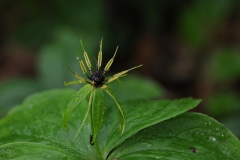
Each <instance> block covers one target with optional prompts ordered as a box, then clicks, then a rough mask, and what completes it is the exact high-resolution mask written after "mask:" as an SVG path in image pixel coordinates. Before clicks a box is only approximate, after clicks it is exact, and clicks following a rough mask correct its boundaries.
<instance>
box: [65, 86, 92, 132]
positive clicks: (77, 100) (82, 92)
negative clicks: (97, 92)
mask: <svg viewBox="0 0 240 160" xmlns="http://www.w3.org/2000/svg"><path fill="white" fill-rule="evenodd" d="M91 90H92V86H91V85H89V84H86V85H85V86H83V87H82V88H81V89H79V91H78V92H77V94H75V96H74V97H73V98H72V100H71V101H70V102H69V103H68V105H67V108H66V110H65V112H64V114H63V117H62V122H63V125H64V127H66V128H68V121H69V118H70V117H71V115H72V112H73V111H74V110H75V109H76V108H77V107H78V106H79V105H80V104H81V102H82V101H83V100H84V99H85V98H86V97H87V95H88V94H89V93H90V91H91Z"/></svg>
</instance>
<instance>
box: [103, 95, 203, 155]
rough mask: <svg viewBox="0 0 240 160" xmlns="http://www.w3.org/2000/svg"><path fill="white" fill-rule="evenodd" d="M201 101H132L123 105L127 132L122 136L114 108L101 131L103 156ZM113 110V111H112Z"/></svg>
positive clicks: (108, 111) (187, 99)
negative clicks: (148, 128) (141, 132)
mask: <svg viewBox="0 0 240 160" xmlns="http://www.w3.org/2000/svg"><path fill="white" fill-rule="evenodd" d="M200 101H201V100H195V99H191V98H185V99H180V100H159V101H144V100H138V101H136V100H135V101H130V102H127V103H122V104H121V106H122V108H123V111H124V113H125V121H126V122H125V123H126V124H125V126H126V127H125V130H124V132H123V134H122V136H120V135H121V130H120V128H119V120H118V118H117V115H116V109H115V108H114V107H111V108H108V109H107V110H106V111H105V117H104V125H103V127H102V130H100V134H101V137H100V136H99V143H100V148H101V149H102V153H103V156H104V157H105V158H106V157H107V154H108V153H109V152H110V151H111V150H112V149H114V148H115V147H117V146H118V145H119V144H121V143H122V142H124V141H125V140H126V139H127V138H129V137H131V136H132V135H134V134H135V133H137V132H138V131H140V130H142V129H144V128H146V127H149V126H151V125H155V124H157V123H159V122H162V121H164V120H166V119H170V118H172V117H175V116H177V115H179V114H181V113H184V112H186V111H188V110H189V109H192V108H194V107H196V106H197V105H198V104H199V103H200ZM112 110H113V111H112Z"/></svg>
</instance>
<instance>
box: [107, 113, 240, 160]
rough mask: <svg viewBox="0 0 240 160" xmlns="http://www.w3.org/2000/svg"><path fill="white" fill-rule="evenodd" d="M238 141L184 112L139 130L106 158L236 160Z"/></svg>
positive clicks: (211, 121)
mask: <svg viewBox="0 0 240 160" xmlns="http://www.w3.org/2000/svg"><path fill="white" fill-rule="evenodd" d="M239 149H240V143H239V140H238V139H237V138H236V137H235V136H234V135H233V134H232V133H231V132H230V131H229V130H228V129H227V128H226V127H225V126H223V125H222V124H220V123H219V122H217V121H216V120H214V119H213V118H210V117H208V116H206V115H203V114H199V113H184V114H181V115H179V116H177V117H175V118H172V119H169V120H166V121H163V122H161V123H158V124H156V125H154V126H151V127H148V128H146V129H143V130H141V131H139V132H138V133H137V134H135V135H134V136H132V137H131V138H129V139H127V140H126V141H125V142H123V143H122V144H121V145H120V146H119V147H117V148H116V149H115V150H114V151H113V152H112V154H111V155H110V157H109V159H114V158H117V159H121V160H131V159H133V158H134V159H140V160H143V159H144V160H145V159H147V160H148V159H189V160H192V159H194V160H203V159H219V160H220V159H235V160H237V159H240V152H239Z"/></svg>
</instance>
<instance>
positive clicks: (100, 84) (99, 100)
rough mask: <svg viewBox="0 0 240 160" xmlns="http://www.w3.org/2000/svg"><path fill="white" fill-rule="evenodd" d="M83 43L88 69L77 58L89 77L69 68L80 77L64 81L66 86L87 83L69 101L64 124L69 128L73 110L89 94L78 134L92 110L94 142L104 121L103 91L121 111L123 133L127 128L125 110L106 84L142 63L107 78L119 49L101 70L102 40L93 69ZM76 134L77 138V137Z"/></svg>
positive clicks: (63, 119)
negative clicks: (106, 74)
mask: <svg viewBox="0 0 240 160" xmlns="http://www.w3.org/2000/svg"><path fill="white" fill-rule="evenodd" d="M80 42H81V45H82V48H83V52H84V53H83V55H84V59H85V63H86V65H87V67H88V71H89V73H88V71H87V69H86V67H85V64H84V62H83V60H81V59H80V57H79V56H77V59H78V60H79V63H80V66H81V69H82V71H83V73H84V74H85V75H86V76H87V79H84V78H83V77H81V76H79V75H78V74H77V73H75V72H74V71H72V69H71V68H70V67H68V68H69V70H70V71H71V72H72V73H73V74H74V76H75V77H77V78H78V80H75V81H70V82H64V85H65V86H68V85H72V84H78V83H87V84H86V85H85V86H83V87H82V88H81V89H80V90H79V91H78V92H77V94H76V95H75V96H74V97H73V99H72V100H71V101H70V102H69V104H68V106H67V109H66V111H65V112H64V114H63V118H62V121H63V124H64V126H65V127H66V128H67V126H68V120H69V118H70V116H71V114H72V112H73V111H74V110H75V109H76V107H78V106H79V104H80V103H81V102H82V101H83V100H84V99H85V98H86V97H87V96H88V95H90V96H89V103H88V110H87V112H86V115H85V117H84V119H83V120H82V122H81V125H80V127H79V129H78V131H77V134H76V136H77V135H78V134H79V132H80V130H81V128H82V127H83V124H84V122H85V120H86V118H87V116H88V114H89V112H90V116H91V118H90V119H91V130H92V134H93V137H92V138H91V139H92V140H91V141H92V142H91V143H93V142H95V140H96V137H97V133H98V131H99V129H100V127H101V125H102V121H103V115H104V101H103V98H104V97H103V91H102V90H104V91H106V93H107V94H108V95H109V96H110V97H111V98H112V99H113V100H114V101H115V103H116V105H117V107H118V110H119V112H120V116H121V117H120V125H121V133H123V131H124V128H125V119H124V113H123V110H122V108H121V106H120V105H119V103H118V101H117V99H116V97H115V95H114V94H113V93H112V91H111V90H110V88H109V87H108V86H107V85H106V84H108V83H110V82H112V81H114V80H117V79H118V78H120V77H123V76H126V75H127V74H126V73H127V72H128V71H130V70H133V69H135V68H138V67H141V66H142V65H139V66H136V67H133V68H131V69H128V70H125V71H122V72H119V73H117V74H114V75H113V76H111V77H108V78H105V73H106V72H107V71H108V70H109V68H110V67H111V65H112V63H113V61H114V58H115V55H116V53H117V49H118V47H117V49H116V51H115V53H114V55H113V57H112V58H111V59H110V60H109V61H108V63H107V64H106V66H105V68H104V70H100V67H101V65H102V40H101V42H100V51H99V53H98V60H97V62H96V70H92V65H91V62H90V60H89V58H88V54H87V52H86V51H85V49H84V47H83V44H82V41H80ZM76 136H75V138H76Z"/></svg>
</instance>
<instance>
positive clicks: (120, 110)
mask: <svg viewBox="0 0 240 160" xmlns="http://www.w3.org/2000/svg"><path fill="white" fill-rule="evenodd" d="M104 90H105V91H106V92H107V93H108V95H109V96H110V97H112V99H113V100H114V101H115V103H116V105H117V107H118V110H119V112H120V125H121V134H123V132H124V129H125V118H124V113H123V110H122V107H121V106H120V104H119V103H118V101H117V98H116V96H115V94H114V93H113V92H112V90H111V89H110V88H109V87H107V88H104Z"/></svg>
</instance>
